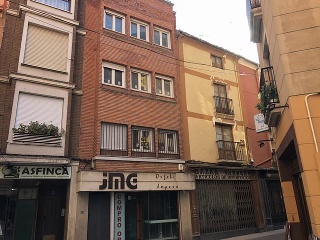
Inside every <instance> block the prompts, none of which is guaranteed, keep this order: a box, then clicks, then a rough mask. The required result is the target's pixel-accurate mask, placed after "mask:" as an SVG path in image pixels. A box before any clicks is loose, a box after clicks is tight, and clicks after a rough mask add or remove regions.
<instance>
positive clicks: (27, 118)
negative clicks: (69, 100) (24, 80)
mask: <svg viewBox="0 0 320 240" xmlns="http://www.w3.org/2000/svg"><path fill="white" fill-rule="evenodd" d="M62 108H63V99H60V98H53V97H45V96H38V95H33V94H28V93H22V92H20V93H19V99H18V106H17V113H16V121H15V124H14V127H15V128H17V127H19V125H20V124H24V125H28V124H29V123H30V122H31V121H33V122H35V121H38V122H39V123H43V122H44V123H46V124H53V125H54V126H56V127H58V128H59V130H60V131H61V121H62Z"/></svg>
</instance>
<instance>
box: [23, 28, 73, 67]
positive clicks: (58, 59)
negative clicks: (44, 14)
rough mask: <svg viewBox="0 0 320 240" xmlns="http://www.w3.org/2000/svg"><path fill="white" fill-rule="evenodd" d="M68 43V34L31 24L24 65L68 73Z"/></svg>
mask: <svg viewBox="0 0 320 240" xmlns="http://www.w3.org/2000/svg"><path fill="white" fill-rule="evenodd" d="M68 41H69V36H68V34H67V33H62V32H58V31H55V30H50V29H48V28H44V27H39V26H37V25H34V24H29V26H28V33H27V41H26V48H25V53H24V60H23V64H26V65H30V66H34V67H39V68H44V69H50V70H54V71H59V72H66V71H67V62H68Z"/></svg>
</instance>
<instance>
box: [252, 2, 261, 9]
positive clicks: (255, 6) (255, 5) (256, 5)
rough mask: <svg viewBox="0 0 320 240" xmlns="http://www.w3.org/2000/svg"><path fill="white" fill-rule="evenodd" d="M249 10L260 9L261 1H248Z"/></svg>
mask: <svg viewBox="0 0 320 240" xmlns="http://www.w3.org/2000/svg"><path fill="white" fill-rule="evenodd" d="M250 5H251V9H253V8H258V7H261V0H250Z"/></svg>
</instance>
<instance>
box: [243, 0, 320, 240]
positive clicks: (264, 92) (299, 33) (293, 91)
mask: <svg viewBox="0 0 320 240" xmlns="http://www.w3.org/2000/svg"><path fill="white" fill-rule="evenodd" d="M249 4H250V8H251V10H250V18H249V20H250V28H251V40H252V41H253V42H255V43H257V48H258V52H259V61H260V64H261V68H262V70H261V79H260V93H261V103H262V104H261V106H262V108H261V111H262V112H263V113H264V116H265V122H266V123H268V125H269V126H270V127H271V133H272V138H273V143H274V146H275V151H276V154H277V158H278V166H279V172H280V178H281V184H282V189H283V195H284V201H285V205H286V211H287V218H288V221H289V222H290V224H291V234H292V237H293V238H292V239H308V237H314V238H320V218H319V216H320V204H319V203H320V201H319V200H320V169H319V166H320V164H319V161H320V157H319V156H320V155H319V136H320V129H319V127H318V126H319V121H320V118H319V117H320V111H319V106H318V105H319V101H320V95H319V92H320V81H319V79H318V78H319V77H318V76H319V73H320V69H319V62H320V57H319V56H320V55H319V52H320V50H319V49H320V48H319V43H320V41H319V40H320V34H319V33H320V32H319V31H320V30H319V29H320V28H319V24H320V2H319V1H317V0H298V1H297V0H288V1H277V0H270V1H266V0H261V1H260V0H259V1H257V0H256V1H252V0H251V1H248V6H249ZM314 238H313V239H314Z"/></svg>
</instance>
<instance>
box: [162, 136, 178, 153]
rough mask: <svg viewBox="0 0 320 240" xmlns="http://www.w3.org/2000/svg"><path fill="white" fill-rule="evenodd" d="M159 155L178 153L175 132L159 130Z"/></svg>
mask: <svg viewBox="0 0 320 240" xmlns="http://www.w3.org/2000/svg"><path fill="white" fill-rule="evenodd" d="M158 137H159V153H169V154H177V153H178V134H177V132H176V131H169V130H159V135H158Z"/></svg>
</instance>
